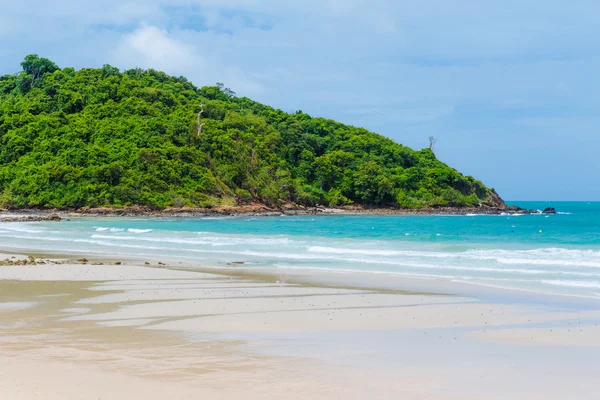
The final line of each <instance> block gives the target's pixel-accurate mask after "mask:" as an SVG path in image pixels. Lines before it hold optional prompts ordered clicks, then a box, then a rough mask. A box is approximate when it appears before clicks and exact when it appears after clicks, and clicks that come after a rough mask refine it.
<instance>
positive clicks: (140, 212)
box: [0, 204, 556, 222]
mask: <svg viewBox="0 0 600 400" xmlns="http://www.w3.org/2000/svg"><path fill="white" fill-rule="evenodd" d="M551 210H552V211H550V209H548V210H528V209H525V208H521V207H518V206H509V205H503V206H493V207H492V206H482V207H429V208H416V209H402V208H388V207H363V206H347V207H339V208H336V207H321V206H318V207H303V206H299V205H296V204H286V205H284V206H282V207H275V208H272V207H268V206H266V205H262V204H253V205H242V206H215V207H207V208H189V207H182V208H167V209H163V210H155V209H151V208H148V207H141V206H139V207H138V206H133V207H124V208H90V207H85V208H79V209H72V210H60V209H5V210H2V209H0V222H2V221H5V222H35V221H47V220H56V221H58V220H60V219H61V218H77V217H132V218H135V217H144V218H161V217H166V218H198V217H219V216H224V217H225V216H227V217H263V216H264V217H268V216H281V215H288V216H302V215H365V216H368V215H376V216H387V215H399V216H427V215H509V214H518V215H527V214H540V213H544V212H545V213H555V212H556V211H555V210H554V209H551Z"/></svg>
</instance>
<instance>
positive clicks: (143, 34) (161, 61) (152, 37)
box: [116, 26, 204, 73]
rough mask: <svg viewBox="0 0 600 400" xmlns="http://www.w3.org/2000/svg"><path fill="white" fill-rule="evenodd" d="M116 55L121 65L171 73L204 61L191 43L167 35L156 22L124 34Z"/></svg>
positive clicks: (198, 65) (195, 65)
mask: <svg viewBox="0 0 600 400" xmlns="http://www.w3.org/2000/svg"><path fill="white" fill-rule="evenodd" d="M116 57H117V63H118V64H121V65H127V66H130V67H131V66H138V67H144V68H154V69H158V70H165V71H171V72H174V73H177V72H183V71H189V70H190V69H191V68H198V67H203V65H204V60H203V59H202V58H201V57H200V56H199V55H198V54H197V53H196V49H195V48H194V47H193V46H191V45H188V44H185V43H182V42H180V41H178V40H177V39H174V38H172V37H170V35H169V33H168V32H167V31H166V30H164V29H159V28H157V27H155V26H143V27H141V28H138V29H137V30H135V31H133V32H131V33H127V34H125V35H124V36H123V38H122V40H121V43H120V44H119V46H118V48H117V50H116ZM134 64H135V65H134Z"/></svg>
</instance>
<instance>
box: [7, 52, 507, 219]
mask: <svg viewBox="0 0 600 400" xmlns="http://www.w3.org/2000/svg"><path fill="white" fill-rule="evenodd" d="M22 67H23V70H22V71H21V72H19V73H17V74H12V75H4V76H2V77H0V207H5V208H6V207H9V208H79V207H85V206H88V207H100V206H104V207H126V206H132V205H143V206H149V207H152V208H156V209H161V208H167V207H184V206H189V207H206V206H215V205H234V204H249V203H252V202H258V203H263V204H266V205H270V206H280V205H282V204H283V203H296V204H300V205H306V206H314V205H317V204H322V205H329V206H343V205H349V204H360V205H365V206H392V207H402V208H421V207H441V206H459V207H461V206H479V205H480V204H490V205H492V204H494V203H495V202H497V201H498V199H499V198H498V197H497V195H496V194H495V192H494V191H493V189H488V188H486V187H485V186H484V185H483V184H482V183H481V182H480V181H478V180H476V179H474V178H473V177H470V176H464V175H462V174H461V173H459V172H458V171H456V170H455V169H453V168H450V167H449V166H447V165H446V164H444V163H443V162H441V161H439V160H438V159H437V158H436V156H435V154H434V153H433V152H432V150H431V149H429V148H426V149H423V150H420V151H415V150H413V149H411V148H408V147H406V146H403V145H401V144H398V143H395V142H394V141H392V140H391V139H388V138H386V137H383V136H380V135H378V134H375V133H372V132H369V131H368V130H366V129H363V128H357V127H353V126H348V125H344V124H341V123H339V122H335V121H331V120H328V119H324V118H314V117H311V116H309V115H307V114H305V113H303V112H301V111H298V112H296V113H286V112H283V111H281V110H278V109H274V108H272V107H269V106H266V105H263V104H260V103H257V102H255V101H252V100H250V99H248V98H246V97H237V96H236V95H235V93H234V92H233V91H231V90H230V89H228V88H226V87H224V85H222V84H217V85H216V86H204V87H201V88H198V87H196V86H194V85H193V84H192V83H191V82H189V81H188V80H187V79H186V78H184V77H174V76H169V75H167V74H165V73H163V72H159V71H155V70H153V69H148V70H143V69H139V68H138V69H130V70H127V71H120V70H119V69H117V68H115V67H112V66H110V65H104V66H103V67H102V68H84V69H81V70H75V69H74V68H63V69H61V68H59V67H58V66H57V65H56V64H55V63H54V62H52V61H50V60H48V59H46V58H41V57H38V56H37V55H28V56H27V57H25V59H24V61H23V63H22ZM198 121H200V126H199V123H198Z"/></svg>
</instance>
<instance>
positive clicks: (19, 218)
mask: <svg viewBox="0 0 600 400" xmlns="http://www.w3.org/2000/svg"><path fill="white" fill-rule="evenodd" d="M61 220H62V218H61V216H60V215H58V214H46V215H44V214H36V215H15V214H9V215H6V216H2V215H0V222H39V221H61Z"/></svg>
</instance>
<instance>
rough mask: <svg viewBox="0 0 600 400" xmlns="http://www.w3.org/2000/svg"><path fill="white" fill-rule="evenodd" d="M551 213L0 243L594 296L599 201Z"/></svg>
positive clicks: (86, 225)
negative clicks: (448, 281) (313, 269)
mask: <svg viewBox="0 0 600 400" xmlns="http://www.w3.org/2000/svg"><path fill="white" fill-rule="evenodd" d="M510 204H517V205H519V206H522V207H526V208H533V209H543V208H545V207H555V208H556V209H557V210H558V211H559V214H558V215H542V214H536V215H523V216H517V215H508V214H507V215H499V216H480V215H477V216H475V215H468V216H334V215H323V216H284V215H282V216H280V217H221V218H190V219H159V218H145V219H142V218H89V219H86V218H77V219H72V220H71V221H63V222H60V223H50V222H40V223H27V224H25V223H4V224H1V225H0V249H7V250H15V251H21V252H27V251H38V252H46V253H62V254H65V253H66V254H81V255H82V256H83V255H106V256H136V257H141V258H144V257H152V258H153V259H156V258H160V257H164V258H165V259H182V260H183V259H185V260H187V261H193V262H197V263H198V265H201V266H223V265H225V264H227V263H231V262H239V261H243V262H244V263H245V267H265V266H269V267H273V266H275V267H278V268H317V269H326V270H338V271H344V270H345V271H366V272H372V273H391V274H399V275H405V276H412V277H422V278H442V279H448V280H453V281H460V282H467V283H473V284H479V285H489V286H493V287H501V288H510V289H520V290H527V291H534V292H541V293H556V294H565V295H574V296H585V297H600V202H510Z"/></svg>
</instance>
